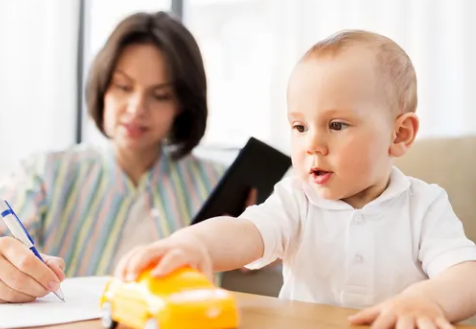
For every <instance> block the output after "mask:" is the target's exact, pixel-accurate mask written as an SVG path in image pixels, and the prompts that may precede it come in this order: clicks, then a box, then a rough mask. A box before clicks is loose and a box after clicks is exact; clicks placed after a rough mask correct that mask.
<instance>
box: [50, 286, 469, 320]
mask: <svg viewBox="0 0 476 329" xmlns="http://www.w3.org/2000/svg"><path fill="white" fill-rule="evenodd" d="M235 295H236V297H237V300H238V303H239V306H240V310H241V325H240V329H281V328H282V329H294V328H296V329H307V328H313V329H318V328H326V329H343V328H353V329H355V328H359V327H356V326H351V325H349V323H348V321H347V317H348V316H349V315H351V314H353V313H355V310H351V309H344V308H340V307H334V306H327V305H318V304H311V303H303V302H295V301H287V300H280V299H277V298H273V297H265V296H258V295H250V294H243V293H235ZM60 328H61V329H63V328H65V329H101V328H102V326H101V324H100V322H99V320H95V321H85V322H77V323H72V324H67V325H59V326H51V327H42V329H60ZM119 328H120V327H119ZM361 328H362V327H361ZM458 328H468V329H469V328H471V329H476V327H472V326H469V325H459V326H458Z"/></svg>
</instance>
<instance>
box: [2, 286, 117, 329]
mask: <svg viewBox="0 0 476 329" xmlns="http://www.w3.org/2000/svg"><path fill="white" fill-rule="evenodd" d="M107 280H108V277H83V278H74V279H66V280H65V281H64V282H63V283H62V284H61V289H62V290H63V293H64V297H65V302H64V303H63V302H62V301H60V300H59V299H58V297H56V296H55V295H54V294H49V295H47V296H45V297H43V298H39V299H37V300H36V301H35V302H33V303H27V304H0V329H4V328H24V327H36V326H45V325H54V324H60V323H69V322H76V321H83V320H91V319H97V318H99V299H100V298H101V294H102V292H103V290H104V287H105V284H106V282H107Z"/></svg>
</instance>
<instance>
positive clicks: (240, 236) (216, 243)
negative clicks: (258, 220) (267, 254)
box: [172, 217, 264, 272]
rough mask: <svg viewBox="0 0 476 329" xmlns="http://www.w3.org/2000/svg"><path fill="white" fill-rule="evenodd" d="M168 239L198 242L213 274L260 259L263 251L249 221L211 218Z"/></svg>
mask: <svg viewBox="0 0 476 329" xmlns="http://www.w3.org/2000/svg"><path fill="white" fill-rule="evenodd" d="M172 238H179V239H184V240H188V239H192V240H194V239H196V240H197V241H200V244H202V245H203V247H204V248H205V249H206V251H207V253H208V255H209V256H210V261H211V264H212V269H213V271H216V272H223V271H230V270H234V269H237V268H241V267H243V266H245V265H246V264H248V263H251V262H253V261H255V260H256V259H258V258H260V257H261V256H262V255H263V251H264V245H263V240H262V238H261V234H260V233H259V231H258V229H257V228H256V226H255V225H254V224H253V223H252V222H251V221H249V220H247V219H242V218H234V217H216V218H211V219H208V220H206V221H204V222H201V223H199V224H196V225H193V226H191V227H188V228H186V229H183V230H180V231H177V232H176V233H175V234H173V235H172Z"/></svg>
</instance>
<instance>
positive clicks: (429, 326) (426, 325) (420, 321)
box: [416, 317, 437, 329]
mask: <svg viewBox="0 0 476 329" xmlns="http://www.w3.org/2000/svg"><path fill="white" fill-rule="evenodd" d="M416 324H417V328H418V329H437V327H436V324H435V323H434V322H433V321H431V320H430V319H429V318H426V317H420V318H417V319H416Z"/></svg>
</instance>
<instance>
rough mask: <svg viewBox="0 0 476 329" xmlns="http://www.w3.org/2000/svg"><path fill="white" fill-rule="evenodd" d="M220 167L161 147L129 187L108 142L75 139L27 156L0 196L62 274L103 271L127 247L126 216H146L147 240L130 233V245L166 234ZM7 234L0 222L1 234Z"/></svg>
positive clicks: (207, 189)
mask: <svg viewBox="0 0 476 329" xmlns="http://www.w3.org/2000/svg"><path fill="white" fill-rule="evenodd" d="M224 170H225V168H224V166H222V165H220V164H216V163H213V162H209V161H205V160H203V159H200V158H198V157H196V156H193V155H189V156H187V157H186V158H184V159H181V160H179V161H173V160H172V159H171V157H170V155H169V154H168V152H167V151H166V150H164V151H163V152H162V154H161V156H160V159H159V160H158V161H157V163H156V164H155V165H154V166H153V168H152V169H151V170H150V171H149V172H147V173H146V174H144V175H143V177H141V179H140V181H139V183H138V185H137V187H135V186H134V185H133V184H132V182H131V181H130V180H129V178H128V177H127V176H126V175H125V174H124V173H123V172H122V171H121V170H120V169H119V167H118V166H117V164H116V162H115V160H114V156H113V152H112V149H111V148H110V147H107V148H106V149H105V150H104V149H101V148H99V147H97V146H88V145H84V144H79V145H77V146H74V147H72V148H70V149H68V150H66V151H61V152H53V153H46V154H40V155H36V156H33V157H31V158H29V159H28V160H27V161H25V162H24V163H22V165H21V166H20V168H19V170H17V171H15V172H14V173H13V174H12V175H10V176H8V177H7V178H6V180H5V181H4V182H2V183H1V184H0V196H1V197H2V198H3V199H5V200H7V201H9V203H10V204H11V205H12V207H13V209H14V210H15V211H16V212H17V214H18V216H19V217H20V219H22V221H23V223H24V224H25V226H26V228H27V229H28V231H29V232H31V234H32V236H33V238H34V239H35V242H36V243H37V245H38V246H39V247H40V249H41V251H42V252H43V253H46V254H50V255H55V256H59V257H62V258H63V259H64V260H65V262H66V275H67V276H69V277H71V276H84V275H105V274H110V273H111V272H112V271H113V267H114V262H115V260H117V259H118V258H119V256H121V255H117V250H118V249H129V246H127V247H124V246H125V243H126V241H127V239H128V238H129V236H130V235H134V232H125V230H124V227H129V228H131V227H135V223H132V224H131V223H130V221H131V220H134V221H136V222H137V223H140V222H141V221H149V222H148V224H147V225H148V226H143V230H142V232H147V233H148V234H147V236H148V238H146V237H145V236H144V234H142V233H140V232H139V233H137V232H136V237H135V239H136V240H139V241H137V243H149V242H150V241H148V240H151V239H152V240H158V239H160V238H163V237H167V236H168V235H170V234H171V233H172V232H174V231H175V230H177V229H179V228H181V227H184V226H187V225H189V223H190V221H191V219H192V218H193V216H194V215H195V214H196V212H198V210H199V209H200V207H201V205H202V204H203V203H204V202H205V200H206V198H207V197H208V195H209V194H210V193H211V191H212V189H213V188H214V186H215V185H216V184H217V183H218V180H219V179H220V177H221V176H222V174H223V173H224ZM128 222H129V224H128ZM144 223H145V222H144ZM144 225H145V224H144ZM144 227H147V228H146V229H144ZM8 234H9V233H8V231H7V229H6V227H5V226H4V225H0V236H3V235H8ZM141 239H142V240H141ZM133 244H136V241H134V242H133ZM121 245H122V248H121Z"/></svg>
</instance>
